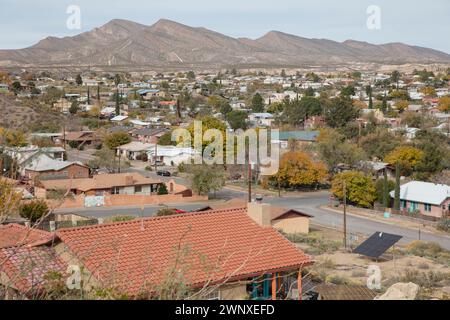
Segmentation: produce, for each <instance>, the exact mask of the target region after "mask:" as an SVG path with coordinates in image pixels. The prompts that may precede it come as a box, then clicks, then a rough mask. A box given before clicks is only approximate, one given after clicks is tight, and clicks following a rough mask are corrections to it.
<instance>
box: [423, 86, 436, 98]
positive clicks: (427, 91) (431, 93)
mask: <svg viewBox="0 0 450 320" xmlns="http://www.w3.org/2000/svg"><path fill="white" fill-rule="evenodd" d="M420 92H422V93H423V94H424V95H426V96H433V97H435V96H436V89H434V88H433V87H423V88H422V89H420Z"/></svg>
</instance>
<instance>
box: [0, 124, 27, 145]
mask: <svg viewBox="0 0 450 320" xmlns="http://www.w3.org/2000/svg"><path fill="white" fill-rule="evenodd" d="M0 129H1V130H0V145H1V144H5V145H6V146H8V147H25V146H26V145H27V144H28V143H27V137H26V135H25V133H24V132H23V131H21V130H14V129H9V130H4V129H3V128H0Z"/></svg>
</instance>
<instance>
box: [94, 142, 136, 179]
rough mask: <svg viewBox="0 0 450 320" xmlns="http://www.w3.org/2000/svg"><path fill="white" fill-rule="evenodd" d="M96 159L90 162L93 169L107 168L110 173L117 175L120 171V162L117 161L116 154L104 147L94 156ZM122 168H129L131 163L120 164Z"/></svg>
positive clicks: (122, 162) (123, 162)
mask: <svg viewBox="0 0 450 320" xmlns="http://www.w3.org/2000/svg"><path fill="white" fill-rule="evenodd" d="M93 156H94V159H92V160H90V161H89V167H91V168H105V169H106V171H108V172H109V173H115V172H117V171H118V169H119V161H117V159H116V153H115V152H114V150H111V149H109V148H107V147H105V146H103V147H102V148H101V149H100V150H97V151H95V152H94V154H93ZM120 167H121V168H126V167H129V163H128V162H125V161H121V162H120Z"/></svg>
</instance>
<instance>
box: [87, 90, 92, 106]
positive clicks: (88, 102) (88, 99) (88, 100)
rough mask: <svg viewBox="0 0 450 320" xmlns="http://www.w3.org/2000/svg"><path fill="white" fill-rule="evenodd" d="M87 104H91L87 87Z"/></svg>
mask: <svg viewBox="0 0 450 320" xmlns="http://www.w3.org/2000/svg"><path fill="white" fill-rule="evenodd" d="M87 104H91V93H90V90H89V86H88V88H87Z"/></svg>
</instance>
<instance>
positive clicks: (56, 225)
mask: <svg viewBox="0 0 450 320" xmlns="http://www.w3.org/2000/svg"><path fill="white" fill-rule="evenodd" d="M95 224H98V220H97V219H87V220H78V221H44V222H42V223H40V224H39V225H37V226H36V227H37V228H38V229H41V230H45V231H55V230H58V229H64V228H73V227H83V226H91V225H95Z"/></svg>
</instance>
